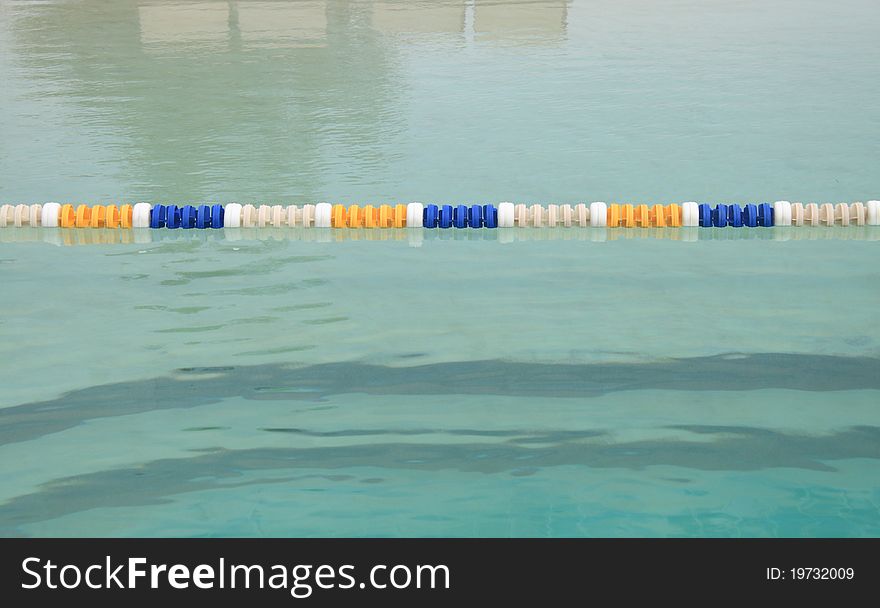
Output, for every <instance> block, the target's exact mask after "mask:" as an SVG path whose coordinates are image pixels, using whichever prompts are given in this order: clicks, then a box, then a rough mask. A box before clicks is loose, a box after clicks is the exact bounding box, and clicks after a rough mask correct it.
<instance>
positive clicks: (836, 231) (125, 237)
mask: <svg viewBox="0 0 880 608" xmlns="http://www.w3.org/2000/svg"><path fill="white" fill-rule="evenodd" d="M639 239H666V240H672V241H682V242H696V241H719V240H721V241H740V240H763V241H768V240H773V241H802V240H803V241H807V240H809V241H815V240H847V241H880V226H853V225H850V226H830V227H829V226H804V227H803V228H798V229H791V228H782V227H778V226H774V227H773V228H769V229H767V228H743V229H741V230H728V229H727V228H708V229H707V228H700V227H699V226H689V227H680V228H669V227H666V228H658V227H649V228H645V229H644V230H627V229H625V228H596V227H594V228H587V229H585V230H580V229H565V228H547V227H544V228H506V229H503V230H424V229H421V228H402V229H397V230H373V229H371V228H341V229H339V230H314V229H312V228H303V227H302V226H298V227H294V228H288V227H284V228H275V227H273V226H269V227H266V228H258V227H253V228H225V229H223V230H151V229H149V228H135V229H133V230H119V229H114V228H97V229H92V230H79V229H77V228H43V227H32V226H23V227H22V228H18V229H14V230H0V245H2V244H3V243H26V242H33V243H49V244H52V245H59V246H69V245H113V244H138V245H146V244H150V243H166V242H168V243H171V242H177V243H187V242H193V243H195V242H207V241H216V242H236V241H239V242H242V241H306V242H314V243H331V242H341V241H406V242H408V243H409V245H410V246H413V247H419V246H421V245H422V244H424V243H431V242H433V241H496V242H498V243H502V244H504V243H518V242H525V241H592V242H596V243H604V242H606V241H617V240H639Z"/></svg>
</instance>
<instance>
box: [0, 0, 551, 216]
mask: <svg viewBox="0 0 880 608" xmlns="http://www.w3.org/2000/svg"><path fill="white" fill-rule="evenodd" d="M567 6H568V2H567V1H565V0H547V1H532V2H524V1H519V0H510V1H505V2H490V1H486V0H436V1H432V2H411V1H405V0H400V1H394V0H384V1H379V2H369V1H364V0H360V1H358V0H303V1H298V2H285V1H273V0H256V1H253V2H247V1H234V0H228V1H223V0H217V1H211V0H198V1H188V0H182V1H177V2H166V1H161V0H118V1H114V2H110V3H108V2H103V1H99V0H75V1H72V2H60V1H59V2H54V1H49V2H46V3H41V4H16V5H11V6H10V7H9V8H8V10H9V14H10V15H11V17H12V19H13V20H14V21H13V24H12V28H11V30H10V31H12V32H13V34H12V35H13V38H12V44H13V49H12V50H13V52H14V53H15V58H16V60H17V61H18V62H19V63H20V64H21V65H22V67H23V69H24V70H25V73H26V74H27V84H28V85H29V86H31V87H32V88H33V89H34V91H32V93H33V95H35V96H37V97H42V98H43V99H45V100H49V99H50V96H51V100H52V103H53V107H52V112H54V113H56V114H55V116H54V117H53V120H57V121H58V122H62V121H63V122H64V123H66V124H69V125H72V129H73V131H72V133H73V135H74V136H75V137H76V138H78V139H82V140H83V142H82V143H80V142H77V146H78V150H77V155H78V156H79V158H78V159H77V160H78V162H79V163H80V164H83V161H84V162H86V163H88V162H92V163H96V162H97V163H100V165H101V167H100V169H99V171H100V172H101V174H102V175H103V174H106V175H111V174H112V175H114V176H115V179H116V183H119V184H123V186H120V188H124V189H125V191H124V192H107V193H104V194H105V195H107V196H111V197H113V198H119V199H128V200H132V199H136V198H137V199H150V200H179V199H180V197H182V196H185V197H187V198H191V199H194V198H199V199H204V200H234V199H245V198H251V199H256V198H260V199H262V200H278V201H288V202H303V201H306V200H314V199H316V198H321V195H322V194H323V193H326V192H334V193H335V195H336V196H340V197H341V199H340V200H343V201H345V200H346V199H345V196H346V193H348V192H355V191H357V187H358V186H363V185H364V184H367V186H371V185H372V184H382V183H388V182H389V181H393V180H388V179H387V178H388V176H387V175H386V173H387V172H389V171H390V170H391V169H390V167H392V166H393V164H394V161H395V160H399V154H401V152H400V151H399V149H398V148H399V147H398V146H395V145H394V142H395V141H399V138H400V137H405V136H406V133H405V129H406V128H407V125H406V119H405V112H404V109H405V108H402V107H401V104H403V103H406V101H405V99H406V96H405V95H401V92H402V91H405V90H406V89H407V87H408V86H409V84H408V82H407V75H406V73H405V72H404V69H405V68H404V66H405V65H406V63H405V62H404V61H403V60H402V58H403V56H404V55H405V54H406V53H407V52H412V53H419V52H420V50H419V49H420V48H421V47H415V46H412V44H413V43H414V42H418V41H421V42H424V43H435V46H436V48H438V49H440V48H443V44H445V43H446V42H448V41H450V40H453V41H456V44H459V43H461V42H462V41H463V40H464V39H465V35H466V34H467V35H469V34H470V33H473V34H474V37H475V40H476V41H478V42H479V41H481V40H483V39H486V40H493V41H495V40H508V41H510V42H513V43H520V42H531V43H534V42H540V41H542V40H544V41H553V40H559V39H560V38H562V37H564V33H565V28H566V11H567ZM410 35H411V36H410ZM47 103H48V101H47ZM36 111H42V110H36ZM39 160H40V162H46V163H50V162H51V161H50V160H46V159H39ZM50 169H54V167H46V170H50ZM72 170H75V169H71V171H72ZM106 181H108V182H109V181H110V180H109V179H108V180H106ZM387 194H388V195H389V196H392V197H393V196H394V193H387Z"/></svg>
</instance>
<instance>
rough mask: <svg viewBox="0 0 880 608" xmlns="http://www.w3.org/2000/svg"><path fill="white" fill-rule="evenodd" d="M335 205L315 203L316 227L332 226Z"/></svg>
mask: <svg viewBox="0 0 880 608" xmlns="http://www.w3.org/2000/svg"><path fill="white" fill-rule="evenodd" d="M332 215H333V205H331V204H330V203H318V204H317V205H315V228H330V226H331V225H332V221H331V219H330V218H331V216H332Z"/></svg>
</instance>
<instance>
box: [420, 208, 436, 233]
mask: <svg viewBox="0 0 880 608" xmlns="http://www.w3.org/2000/svg"><path fill="white" fill-rule="evenodd" d="M438 214H439V207H437V205H425V211H424V213H423V218H422V219H423V223H424V227H425V228H436V227H437V221H438V219H437V218H438Z"/></svg>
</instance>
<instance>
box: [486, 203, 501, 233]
mask: <svg viewBox="0 0 880 608" xmlns="http://www.w3.org/2000/svg"><path fill="white" fill-rule="evenodd" d="M483 227H485V228H498V209H497V208H496V207H495V205H483Z"/></svg>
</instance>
